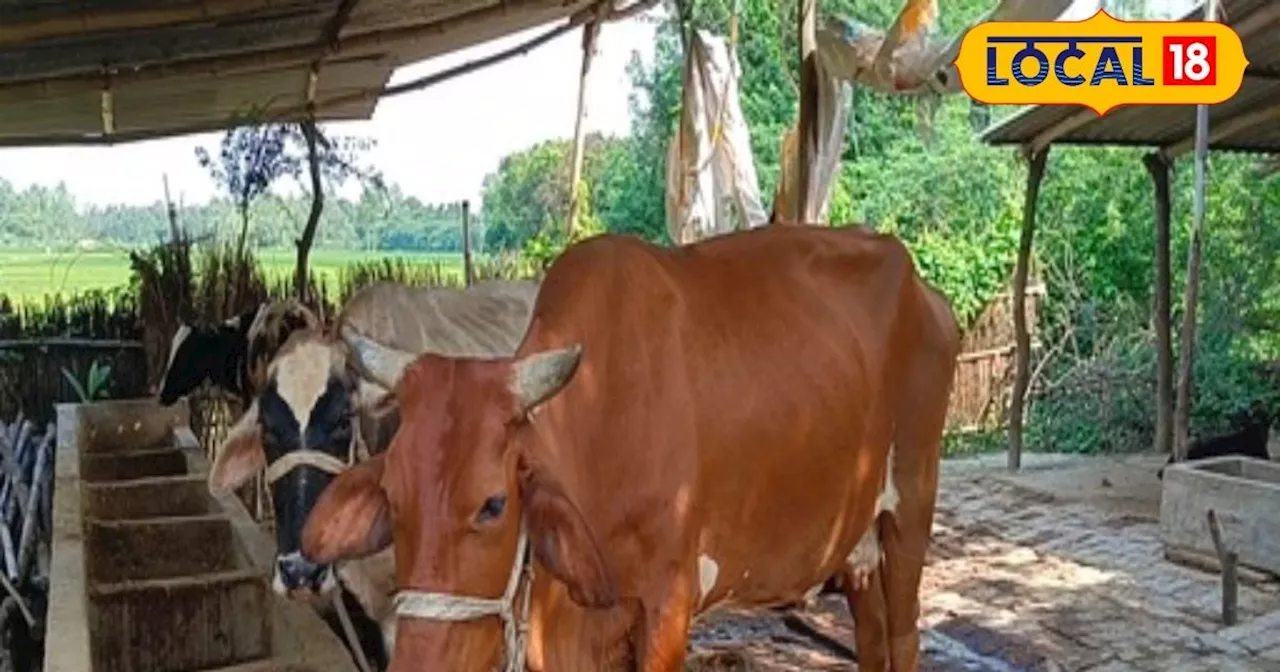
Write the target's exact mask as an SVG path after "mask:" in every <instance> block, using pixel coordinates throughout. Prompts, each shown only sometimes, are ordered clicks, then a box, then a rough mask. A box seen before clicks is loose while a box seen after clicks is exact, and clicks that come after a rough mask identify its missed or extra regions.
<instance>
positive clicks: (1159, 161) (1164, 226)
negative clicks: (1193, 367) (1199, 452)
mask: <svg viewBox="0 0 1280 672" xmlns="http://www.w3.org/2000/svg"><path fill="white" fill-rule="evenodd" d="M1143 163H1145V164H1146V166H1147V170H1148V171H1149V172H1150V173H1151V181H1152V182H1153V183H1154V185H1155V213H1156V286H1155V306H1154V313H1155V315H1154V316H1153V318H1152V322H1153V327H1154V328H1155V332H1156V436H1155V446H1154V448H1155V450H1156V452H1158V453H1161V454H1172V453H1173V334H1172V331H1173V327H1172V317H1171V316H1170V311H1171V308H1170V306H1171V304H1172V299H1171V293H1172V290H1171V288H1170V285H1171V284H1172V281H1171V278H1172V271H1171V263H1170V249H1169V248H1170V235H1169V213H1170V204H1169V162H1168V161H1166V160H1165V159H1164V157H1163V156H1161V155H1160V154H1159V153H1152V154H1148V155H1147V156H1146V157H1144V158H1143Z"/></svg>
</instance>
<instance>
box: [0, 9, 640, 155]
mask: <svg viewBox="0 0 1280 672" xmlns="http://www.w3.org/2000/svg"><path fill="white" fill-rule="evenodd" d="M623 4H627V6H625V7H624V6H622V5H623ZM653 4H655V2H654V0H636V2H634V3H633V4H632V3H615V2H612V1H611V0H603V1H601V0H79V1H77V2H59V1H57V0H0V146H32V145H57V144H113V143H119V142H127V141H132V140H142V139H148V138H157V137H164V136H172V135H182V134H188V133H197V132H206V131H214V130H220V129H222V128H226V127H229V126H235V125H238V124H242V123H256V122H261V121H301V120H304V119H314V120H317V121H334V120H354V119H368V118H370V117H371V116H372V114H373V110H374V108H375V106H376V105H377V101H378V100H379V98H380V97H382V96H384V95H394V94H396V93H402V92H405V91H410V90H414V89H416V88H422V87H423V86H427V85H429V84H431V83H434V82H435V81H439V80H440V79H443V78H446V77H448V76H452V75H453V74H462V73H463V72H465V71H469V70H474V69H475V68H477V67H480V66H482V65H487V64H489V63H492V62H496V61H497V60H501V59H502V58H505V57H507V56H510V55H515V54H517V53H523V52H524V51H527V49H528V48H530V47H532V46H536V44H541V43H543V42H546V41H549V40H550V39H551V38H553V37H556V36H558V35H560V34H563V33H565V32H567V31H569V30H571V29H573V28H574V27H578V26H585V25H588V24H594V23H597V22H599V21H601V20H614V19H618V18H623V17H625V16H629V15H631V14H633V13H636V12H638V11H642V10H644V9H647V8H648V7H650V6H652V5H653ZM552 22H559V23H558V24H557V25H556V27H554V28H552V29H550V31H549V32H548V33H546V34H544V35H542V36H539V37H538V38H535V39H534V40H532V41H530V42H528V43H525V44H524V45H520V47H518V48H517V49H514V50H508V52H504V53H501V54H497V55H494V56H491V57H486V58H485V59H481V61H478V62H475V63H470V64H466V65H464V66H461V67H459V68H455V69H454V71H452V72H445V73H438V74H437V75H433V76H431V77H428V78H425V79H424V80H419V81H415V82H409V83H406V84H403V85H397V86H395V87H392V88H388V87H387V82H388V80H389V79H390V77H391V74H392V72H393V71H394V70H395V68H397V67H399V66H402V65H406V64H409V63H413V62H416V61H421V60H424V59H428V58H431V57H434V56H439V55H441V54H445V53H448V52H452V51H456V50H458V49H462V48H465V47H469V46H473V45H476V44H480V43H482V42H485V41H488V40H492V39H495V38H498V37H502V36H505V35H509V34H512V33H516V32H519V31H522V30H525V29H528V28H532V27H535V26H538V25H542V24H548V23H552Z"/></svg>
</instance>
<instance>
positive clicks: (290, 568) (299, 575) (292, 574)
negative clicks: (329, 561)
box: [276, 551, 329, 591]
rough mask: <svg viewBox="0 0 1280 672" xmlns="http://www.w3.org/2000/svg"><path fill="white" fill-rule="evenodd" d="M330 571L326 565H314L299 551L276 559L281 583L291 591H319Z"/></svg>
mask: <svg viewBox="0 0 1280 672" xmlns="http://www.w3.org/2000/svg"><path fill="white" fill-rule="evenodd" d="M328 569H329V568H328V567H327V566H325V565H317V564H314V563H312V562H311V561H309V560H307V559H306V558H304V557H302V554H301V553H298V552H297V551H295V552H293V553H290V554H288V555H283V556H280V557H278V558H276V571H278V572H280V582H281V583H283V584H284V587H285V588H287V589H289V590H310V591H319V590H320V584H321V582H322V581H323V580H324V576H325V572H326V571H328Z"/></svg>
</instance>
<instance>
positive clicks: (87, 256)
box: [0, 249, 462, 300]
mask: <svg viewBox="0 0 1280 672" xmlns="http://www.w3.org/2000/svg"><path fill="white" fill-rule="evenodd" d="M256 254H257V257H258V260H259V262H260V263H261V264H262V265H263V267H264V268H266V269H267V273H268V274H271V275H275V274H279V275H286V274H291V273H292V272H293V263H294V252H293V250H258V251H257V253H256ZM389 258H402V259H406V260H410V261H414V262H420V263H433V262H434V263H440V264H442V265H444V266H445V270H446V272H455V273H457V274H459V275H461V273H462V255H460V254H448V253H445V254H438V253H432V254H427V253H423V254H414V253H404V252H394V253H386V252H361V251H355V250H331V249H321V250H314V251H313V252H312V253H311V268H312V269H313V271H314V272H315V273H317V274H319V275H323V276H329V277H328V278H327V282H329V283H333V282H334V280H335V279H336V274H337V270H338V269H339V268H341V267H343V266H346V265H347V264H351V263H353V262H359V261H380V260H382V259H389ZM128 282H129V256H128V252H127V251H126V250H124V249H119V250H99V251H93V252H69V251H61V252H53V251H50V252H46V251H43V250H31V249H0V294H5V295H8V296H9V297H10V298H11V299H17V300H22V299H32V298H37V297H43V296H45V295H46V294H52V293H62V294H70V293H74V292H80V291H84V290H87V289H109V288H112V287H119V286H121V285H124V284H127V283H128Z"/></svg>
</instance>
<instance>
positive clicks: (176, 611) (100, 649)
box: [44, 399, 355, 672]
mask: <svg viewBox="0 0 1280 672" xmlns="http://www.w3.org/2000/svg"><path fill="white" fill-rule="evenodd" d="M57 414H58V450H57V465H56V481H55V483H56V485H55V488H54V539H53V557H52V566H51V571H50V575H51V579H50V589H51V594H50V598H49V612H48V624H47V632H48V633H49V638H48V641H49V650H48V651H47V652H46V654H45V665H44V670H45V672H177V671H179V670H181V671H184V672H186V671H194V670H219V671H221V672H270V671H284V670H288V671H290V672H304V671H305V672H338V671H341V672H348V671H353V670H354V669H355V667H354V665H353V663H352V661H351V658H350V656H348V654H347V652H346V650H345V649H344V648H343V647H342V645H341V643H340V642H339V641H338V639H337V638H336V637H335V636H334V635H333V634H332V633H331V632H330V630H329V629H328V628H327V627H326V626H325V625H324V623H323V622H322V621H321V620H320V618H319V617H318V616H316V615H315V613H314V612H312V611H311V610H310V609H309V608H307V607H304V606H301V605H298V604H295V603H293V602H289V601H287V600H283V599H279V598H277V597H275V595H274V594H273V593H272V592H271V589H270V586H269V584H268V577H269V570H268V568H269V567H270V563H271V558H272V557H273V554H274V542H273V541H272V540H271V539H270V538H269V537H268V536H267V535H265V534H264V533H263V532H262V530H261V529H260V528H259V527H258V525H257V524H256V523H255V522H254V521H253V519H252V518H251V517H250V516H249V513H248V511H247V510H245V508H244V506H243V505H242V504H241V503H240V500H239V499H237V498H236V497H235V496H233V495H227V496H222V497H216V498H215V497H214V496H212V495H211V494H210V493H209V491H208V488H207V486H206V484H205V479H206V475H207V473H208V462H207V460H206V459H205V457H204V453H203V451H202V450H201V448H200V445H199V443H198V441H197V440H196V437H195V435H194V434H193V433H192V432H191V430H190V428H189V426H188V417H189V415H188V409H187V406H186V404H185V402H179V403H178V404H176V405H174V406H172V407H169V408H164V407H161V406H160V405H159V404H157V403H156V402H155V401H153V400H151V399H139V400H128V401H113V402H101V403H92V404H62V405H59V406H58V408H57Z"/></svg>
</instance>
